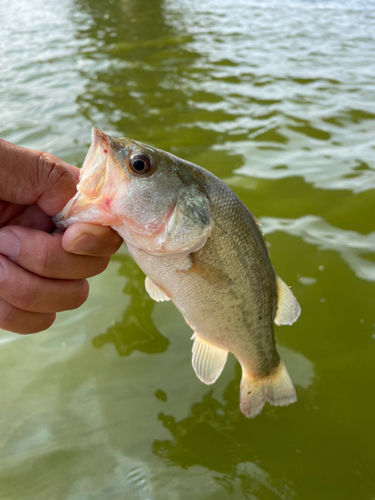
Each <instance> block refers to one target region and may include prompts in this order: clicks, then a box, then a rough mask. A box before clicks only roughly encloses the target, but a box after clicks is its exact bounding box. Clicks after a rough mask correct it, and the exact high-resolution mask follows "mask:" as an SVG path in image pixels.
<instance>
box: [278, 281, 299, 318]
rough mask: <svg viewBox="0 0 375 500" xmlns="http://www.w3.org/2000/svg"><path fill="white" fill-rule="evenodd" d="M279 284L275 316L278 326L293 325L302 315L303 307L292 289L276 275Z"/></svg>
mask: <svg viewBox="0 0 375 500" xmlns="http://www.w3.org/2000/svg"><path fill="white" fill-rule="evenodd" d="M276 283H277V310H276V316H275V319H274V321H275V323H276V325H291V324H292V323H294V322H295V321H296V319H297V318H298V316H299V315H300V313H301V307H300V305H299V304H298V302H297V299H296V298H295V296H294V295H293V293H292V291H291V289H290V288H289V287H288V285H286V284H285V283H284V282H283V280H282V279H281V278H280V276H277V275H276Z"/></svg>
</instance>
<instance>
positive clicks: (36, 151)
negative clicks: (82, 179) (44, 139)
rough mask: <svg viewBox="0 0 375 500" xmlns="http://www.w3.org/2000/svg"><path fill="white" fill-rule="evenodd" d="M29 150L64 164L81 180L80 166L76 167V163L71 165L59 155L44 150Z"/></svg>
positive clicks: (53, 161) (51, 161) (50, 160)
mask: <svg viewBox="0 0 375 500" xmlns="http://www.w3.org/2000/svg"><path fill="white" fill-rule="evenodd" d="M29 151H32V152H33V153H35V154H37V155H38V156H43V157H44V158H45V159H46V160H47V161H49V162H50V163H58V164H59V165H62V166H63V167H64V168H65V169H66V170H68V172H70V173H71V174H72V175H73V177H74V178H75V179H76V180H77V182H78V181H79V173H80V169H79V168H78V167H75V166H74V165H71V164H70V163H67V162H66V161H64V160H61V159H60V158H57V156H53V155H51V154H49V153H45V152H44V151H38V150H35V149H30V150H29Z"/></svg>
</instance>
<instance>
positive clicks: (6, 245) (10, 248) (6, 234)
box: [0, 229, 21, 259]
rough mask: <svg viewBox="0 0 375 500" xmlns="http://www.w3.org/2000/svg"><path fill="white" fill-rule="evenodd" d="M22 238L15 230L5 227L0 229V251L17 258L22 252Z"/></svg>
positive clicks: (11, 257)
mask: <svg viewBox="0 0 375 500" xmlns="http://www.w3.org/2000/svg"><path fill="white" fill-rule="evenodd" d="M20 248H21V244H20V240H19V239H18V236H16V235H15V234H14V233H13V231H9V229H3V230H2V231H0V253H1V254H3V255H6V256H7V257H9V258H10V259H15V258H16V257H17V256H18V254H19V253H20Z"/></svg>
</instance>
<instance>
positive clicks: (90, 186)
mask: <svg viewBox="0 0 375 500" xmlns="http://www.w3.org/2000/svg"><path fill="white" fill-rule="evenodd" d="M126 181H127V177H126V174H125V172H124V171H123V170H122V169H121V168H119V166H118V165H117V164H116V162H115V160H114V157H113V151H112V148H111V137H110V136H108V135H106V134H104V133H103V132H102V131H101V130H99V129H98V128H97V127H93V129H92V131H91V146H90V149H89V151H88V153H87V155H86V158H85V161H84V163H83V166H82V168H81V171H80V179H79V183H78V185H77V194H76V195H75V196H74V197H73V198H72V199H71V200H70V201H69V202H68V203H67V205H66V206H65V207H64V208H63V210H62V211H61V212H60V213H58V214H57V215H56V216H55V217H54V218H53V222H54V224H55V225H56V226H58V227H68V226H70V225H71V224H73V223H74V222H91V223H93V224H102V225H105V226H112V225H116V224H118V223H119V217H118V215H116V213H115V211H114V210H113V209H112V203H113V201H114V198H115V197H116V193H117V191H118V189H119V187H120V186H121V187H124V183H126Z"/></svg>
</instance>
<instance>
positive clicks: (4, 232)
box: [0, 226, 109, 280]
mask: <svg viewBox="0 0 375 500" xmlns="http://www.w3.org/2000/svg"><path fill="white" fill-rule="evenodd" d="M62 238H63V233H60V232H56V233H52V234H49V233H46V232H43V231H38V230H35V229H31V228H28V227H20V226H6V227H5V228H3V229H0V254H2V255H5V256H7V257H9V258H10V259H11V260H12V261H13V262H14V263H15V264H18V266H20V267H22V268H23V269H25V270H27V271H30V272H32V273H33V274H35V275H38V276H42V277H44V278H54V279H62V280H80V279H85V278H89V277H90V276H95V275H97V274H99V273H101V272H103V271H104V270H105V269H106V267H107V266H108V262H109V257H89V256H83V255H73V254H71V253H68V252H66V251H65V250H64V249H63V247H62Z"/></svg>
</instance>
